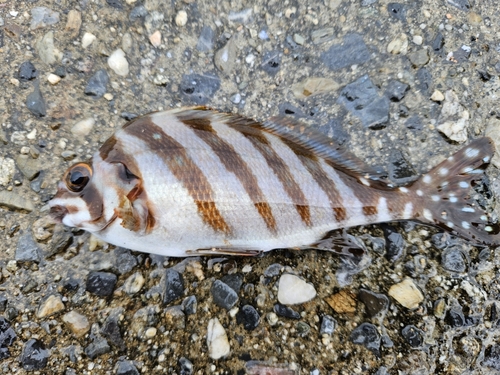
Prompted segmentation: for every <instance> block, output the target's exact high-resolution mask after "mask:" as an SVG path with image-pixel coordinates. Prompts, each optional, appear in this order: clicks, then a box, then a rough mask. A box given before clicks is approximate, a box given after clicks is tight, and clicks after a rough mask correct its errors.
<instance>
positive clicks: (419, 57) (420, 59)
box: [408, 48, 429, 68]
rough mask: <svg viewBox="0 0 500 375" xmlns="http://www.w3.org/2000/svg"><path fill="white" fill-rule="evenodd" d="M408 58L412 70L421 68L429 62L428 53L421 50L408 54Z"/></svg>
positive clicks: (425, 50)
mask: <svg viewBox="0 0 500 375" xmlns="http://www.w3.org/2000/svg"><path fill="white" fill-rule="evenodd" d="M408 58H409V59H410V62H411V64H412V66H413V67H414V68H421V67H422V66H424V65H425V64H427V63H428V62H429V51H428V50H427V49H425V48H424V49H421V50H418V51H415V52H412V53H409V54H408Z"/></svg>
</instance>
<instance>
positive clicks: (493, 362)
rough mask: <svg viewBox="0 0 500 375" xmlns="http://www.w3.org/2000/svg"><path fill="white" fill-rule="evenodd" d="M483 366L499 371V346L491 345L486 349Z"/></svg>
mask: <svg viewBox="0 0 500 375" xmlns="http://www.w3.org/2000/svg"><path fill="white" fill-rule="evenodd" d="M483 366H486V367H490V368H493V369H495V370H497V371H500V345H491V346H488V347H487V348H486V350H485V352H484V361H483Z"/></svg>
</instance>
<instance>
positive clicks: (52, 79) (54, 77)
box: [47, 73, 61, 85]
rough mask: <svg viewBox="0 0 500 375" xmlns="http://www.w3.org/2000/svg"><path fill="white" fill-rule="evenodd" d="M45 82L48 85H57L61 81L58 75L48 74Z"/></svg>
mask: <svg viewBox="0 0 500 375" xmlns="http://www.w3.org/2000/svg"><path fill="white" fill-rule="evenodd" d="M47 81H49V83H50V84H51V85H57V84H58V83H59V82H60V81H61V77H59V76H58V75H56V74H54V73H50V74H49V75H48V76H47Z"/></svg>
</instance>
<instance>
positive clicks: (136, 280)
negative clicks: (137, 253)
mask: <svg viewBox="0 0 500 375" xmlns="http://www.w3.org/2000/svg"><path fill="white" fill-rule="evenodd" d="M145 282H146V280H145V279H144V276H142V273H140V272H136V273H134V274H133V275H130V276H129V277H128V278H127V280H125V282H124V283H123V290H124V291H125V293H127V294H128V295H130V296H133V295H134V294H136V293H139V292H140V291H141V289H142V287H143V286H144V283H145Z"/></svg>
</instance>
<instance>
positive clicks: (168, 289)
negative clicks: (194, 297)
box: [163, 268, 184, 305]
mask: <svg viewBox="0 0 500 375" xmlns="http://www.w3.org/2000/svg"><path fill="white" fill-rule="evenodd" d="M183 294H184V279H183V277H182V275H181V274H180V273H179V272H177V271H176V270H174V269H172V268H168V269H167V270H165V289H164V293H163V304H165V305H168V304H169V303H171V302H173V301H175V300H177V299H179V298H181V297H182V295H183Z"/></svg>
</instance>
